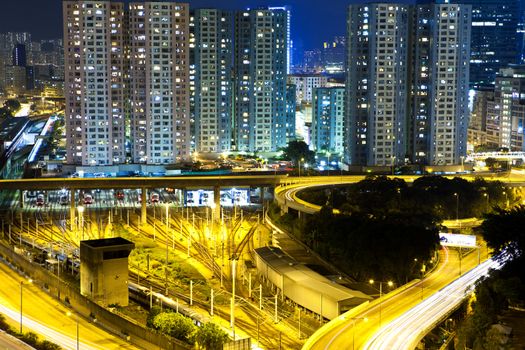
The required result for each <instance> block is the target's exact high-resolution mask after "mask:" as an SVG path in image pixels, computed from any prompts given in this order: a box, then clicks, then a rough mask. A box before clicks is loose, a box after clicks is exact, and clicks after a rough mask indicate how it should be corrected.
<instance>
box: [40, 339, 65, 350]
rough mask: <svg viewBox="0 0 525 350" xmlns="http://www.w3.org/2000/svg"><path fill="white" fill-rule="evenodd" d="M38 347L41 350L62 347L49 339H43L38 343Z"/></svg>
mask: <svg viewBox="0 0 525 350" xmlns="http://www.w3.org/2000/svg"><path fill="white" fill-rule="evenodd" d="M39 349H41V350H60V349H62V348H61V347H60V346H59V345H58V344H55V343H53V342H50V341H49V340H44V341H42V343H40V346H39Z"/></svg>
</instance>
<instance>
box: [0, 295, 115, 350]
mask: <svg viewBox="0 0 525 350" xmlns="http://www.w3.org/2000/svg"><path fill="white" fill-rule="evenodd" d="M0 313H1V314H4V315H5V316H7V317H9V318H10V319H12V320H13V321H15V322H20V311H19V310H18V311H15V310H12V309H10V308H8V307H6V306H5V305H2V304H0ZM75 317H76V316H75ZM64 318H67V316H66V315H64ZM70 321H71V322H76V320H75V319H74V318H72V319H71V320H70ZM22 324H23V325H24V329H25V330H27V329H30V330H32V331H34V332H35V333H36V334H39V335H42V336H43V337H44V338H46V339H47V340H49V341H52V342H53V343H55V344H58V345H60V346H61V347H62V348H64V349H71V350H74V349H76V348H77V339H76V336H74V337H69V336H67V335H64V334H63V333H61V332H58V331H56V330H54V329H52V328H49V327H46V326H44V325H42V324H40V323H39V322H37V321H35V320H33V319H31V318H29V317H27V316H25V315H24V316H23V317H22ZM80 348H81V349H94V350H99V349H105V347H103V346H96V345H94V344H93V343H91V342H89V343H86V342H85V341H81V342H80Z"/></svg>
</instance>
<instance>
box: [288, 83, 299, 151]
mask: <svg viewBox="0 0 525 350" xmlns="http://www.w3.org/2000/svg"><path fill="white" fill-rule="evenodd" d="M296 95H297V93H296V86H295V85H294V84H287V85H286V143H288V142H290V141H293V140H295V139H297V133H296V109H297V100H296Z"/></svg>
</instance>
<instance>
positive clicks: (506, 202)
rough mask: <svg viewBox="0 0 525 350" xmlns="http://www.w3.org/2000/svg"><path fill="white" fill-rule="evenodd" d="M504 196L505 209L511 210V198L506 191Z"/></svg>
mask: <svg viewBox="0 0 525 350" xmlns="http://www.w3.org/2000/svg"><path fill="white" fill-rule="evenodd" d="M503 194H504V195H505V209H508V208H509V196H508V194H507V192H506V191H503Z"/></svg>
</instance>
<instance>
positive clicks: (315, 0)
mask: <svg viewBox="0 0 525 350" xmlns="http://www.w3.org/2000/svg"><path fill="white" fill-rule="evenodd" d="M1 1H2V10H1V11H0V32H7V31H27V32H30V33H31V34H32V35H33V38H34V39H36V40H39V39H52V38H61V37H62V1H61V0H18V1H13V0H1ZM126 2H129V1H126ZM181 2H182V1H181ZM349 2H356V1H352V0H282V1H279V0H277V1H276V0H222V1H221V0H192V1H189V3H190V5H191V7H192V8H199V7H216V8H217V7H218V8H225V9H245V8H247V7H256V6H282V5H291V6H292V39H293V40H294V41H295V42H296V44H299V45H300V41H302V42H303V47H304V49H310V48H316V47H319V48H320V47H321V46H322V42H323V41H327V40H330V39H332V37H333V36H335V35H344V33H345V17H346V7H347V5H348V3H349Z"/></svg>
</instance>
